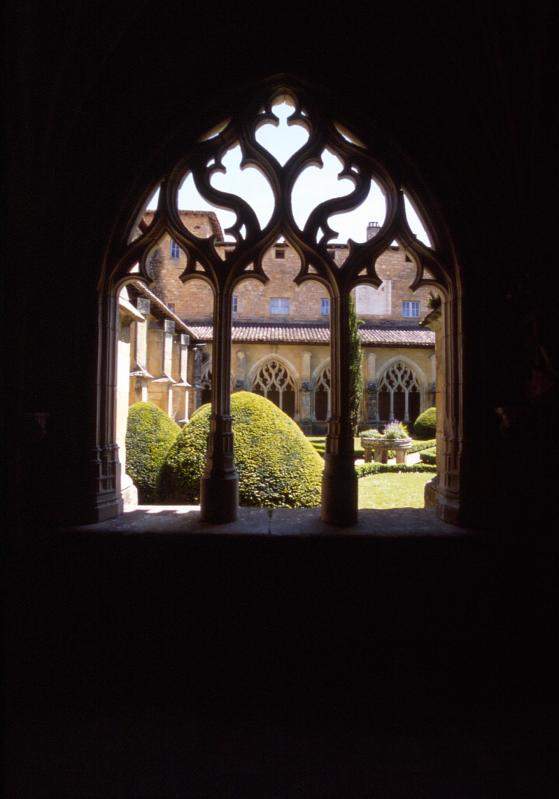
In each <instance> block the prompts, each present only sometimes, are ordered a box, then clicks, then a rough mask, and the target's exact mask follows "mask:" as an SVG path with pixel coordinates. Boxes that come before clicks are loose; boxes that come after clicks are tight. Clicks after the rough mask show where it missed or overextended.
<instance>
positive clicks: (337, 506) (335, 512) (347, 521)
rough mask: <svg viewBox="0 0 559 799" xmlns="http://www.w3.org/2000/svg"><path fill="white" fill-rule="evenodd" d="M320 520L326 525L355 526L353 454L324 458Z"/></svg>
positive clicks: (355, 491) (355, 475) (355, 504)
mask: <svg viewBox="0 0 559 799" xmlns="http://www.w3.org/2000/svg"><path fill="white" fill-rule="evenodd" d="M324 460H325V464H324V474H323V476H322V503H321V511H320V518H321V519H322V521H323V522H326V523H327V524H335V525H338V526H339V527H350V526H351V525H353V524H357V474H356V472H355V466H354V462H353V454H348V453H345V454H344V455H332V454H329V453H326V454H325V456H324Z"/></svg>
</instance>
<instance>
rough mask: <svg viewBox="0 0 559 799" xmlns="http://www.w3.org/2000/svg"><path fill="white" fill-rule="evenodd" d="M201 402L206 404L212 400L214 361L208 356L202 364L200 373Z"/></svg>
mask: <svg viewBox="0 0 559 799" xmlns="http://www.w3.org/2000/svg"><path fill="white" fill-rule="evenodd" d="M199 385H200V389H201V391H200V404H201V405H205V404H206V402H211V401H212V363H211V360H210V359H209V358H208V359H207V360H206V361H205V363H203V364H202V370H201V373H200V384H199Z"/></svg>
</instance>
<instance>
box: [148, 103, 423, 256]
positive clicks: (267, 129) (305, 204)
mask: <svg viewBox="0 0 559 799" xmlns="http://www.w3.org/2000/svg"><path fill="white" fill-rule="evenodd" d="M292 111H293V108H292V106H290V105H288V104H287V103H285V102H281V103H276V104H275V105H274V106H273V112H274V114H275V115H276V116H277V117H279V120H280V124H279V126H278V127H274V126H273V125H264V126H262V127H261V128H259V130H258V131H257V133H256V139H257V141H258V142H259V144H261V145H262V146H263V147H265V148H266V149H267V150H268V151H269V152H271V153H272V154H273V155H274V156H275V157H276V158H277V159H278V161H279V162H280V163H281V164H282V165H283V164H285V163H286V162H287V160H288V159H289V158H290V157H291V155H292V154H293V153H294V152H296V151H297V150H298V149H300V148H301V147H302V146H303V145H304V144H305V142H306V141H307V139H308V133H307V131H306V130H305V129H304V128H302V127H300V126H298V125H292V126H291V127H288V125H287V122H286V120H287V117H288V116H289V115H290V114H291V113H292ZM322 160H323V167H322V168H321V169H320V168H319V167H315V166H311V167H307V168H306V169H305V170H303V172H302V173H301V174H300V175H299V177H298V178H297V180H296V182H295V185H294V187H293V192H292V196H291V202H292V208H293V216H294V218H295V222H296V223H297V225H298V226H299V227H300V228H302V227H303V226H304V224H305V222H306V220H307V219H308V217H309V214H310V213H311V211H312V210H313V209H314V208H316V206H317V205H319V204H320V203H321V202H324V200H327V199H330V198H332V197H342V196H344V195H346V194H349V193H350V192H351V191H352V190H353V183H352V182H351V181H350V180H348V179H343V180H338V174H339V173H340V172H341V170H342V168H343V165H342V162H341V161H340V159H339V158H338V157H337V156H335V155H334V154H333V153H331V152H329V151H326V150H325V151H324V153H323V157H322ZM240 162H241V150H240V147H238V146H237V147H234V148H232V149H231V150H229V151H228V152H227V154H226V155H225V157H224V158H223V166H224V167H226V173H225V174H215V175H214V176H213V178H212V181H211V182H212V185H213V186H215V188H216V189H220V190H222V191H227V192H230V193H233V194H237V195H238V196H239V197H242V198H243V199H244V200H245V201H247V202H248V203H249V204H250V205H251V206H252V208H253V209H254V211H255V213H256V215H257V217H258V220H259V222H260V225H261V226H262V227H265V225H266V224H267V223H268V221H269V220H270V217H271V215H272V212H273V208H274V197H273V193H272V189H271V188H270V185H269V184H268V181H267V180H266V178H265V177H264V176H263V175H262V174H261V173H260V172H258V170H256V169H254V168H253V167H249V168H248V169H244V170H243V171H241V169H240ZM157 194H158V193H156V194H155V195H154V196H153V197H152V199H151V200H150V202H149V203H148V206H147V207H148V209H150V210H152V209H154V208H155V207H156V206H157ZM178 206H179V208H180V209H189V210H201V211H204V210H206V211H215V213H216V215H217V218H218V219H219V221H220V223H221V226H222V228H223V229H225V228H227V227H229V226H231V225H232V224H234V222H235V214H234V213H233V212H231V211H227V210H224V209H221V208H217V207H215V206H213V205H211V204H210V203H208V202H207V201H206V200H205V199H204V198H203V197H202V196H201V195H200V194H199V193H198V192H197V190H196V188H195V186H194V181H193V179H192V176H188V177H187V178H186V180H185V181H184V182H183V184H182V187H181V189H180V191H179V203H178ZM385 211H386V208H385V202H384V197H383V194H382V192H381V190H380V188H379V186H378V185H377V184H376V183H374V182H373V181H371V189H370V191H369V195H368V196H367V198H366V199H365V200H364V201H363V203H362V204H361V205H360V206H359V207H358V208H355V209H354V210H352V211H348V212H346V213H343V214H336V215H335V216H331V217H330V219H329V225H330V227H331V228H333V229H334V230H335V231H336V232H337V234H338V235H337V236H336V237H335V238H334V239H332V240H331V242H332V243H337V244H345V243H346V242H347V240H348V239H349V238H351V239H353V241H355V242H363V241H366V230H367V223H368V222H378V223H379V224H382V222H383V221H384V217H385ZM406 215H407V219H408V224H409V226H410V228H411V230H412V231H413V232H414V233H415V234H416V235H417V237H418V239H420V241H423V242H424V243H425V244H428V245H429V244H430V241H429V237H428V235H427V233H426V231H425V228H424V226H423V225H422V223H421V220H420V218H419V217H418V215H417V213H416V212H415V210H414V209H413V207H412V205H411V203H410V202H409V200H408V199H407V198H406ZM225 238H226V239H231V236H228V235H226V236H225Z"/></svg>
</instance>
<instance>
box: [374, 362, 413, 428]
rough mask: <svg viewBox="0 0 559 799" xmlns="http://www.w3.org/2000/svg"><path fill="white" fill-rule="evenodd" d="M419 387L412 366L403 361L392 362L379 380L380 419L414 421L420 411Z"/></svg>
mask: <svg viewBox="0 0 559 799" xmlns="http://www.w3.org/2000/svg"><path fill="white" fill-rule="evenodd" d="M420 391H421V387H420V384H419V381H418V378H417V376H416V374H415V372H414V371H413V369H412V367H411V366H410V365H409V364H407V363H405V362H404V361H397V362H396V363H394V364H392V366H390V367H389V368H388V369H387V370H386V371H385V373H384V374H383V376H382V378H381V380H380V382H379V406H380V408H379V412H380V417H381V419H382V420H384V421H386V420H392V419H398V420H400V421H405V422H409V421H412V422H413V421H415V419H416V418H417V416H418V415H419V411H420V396H421V395H420Z"/></svg>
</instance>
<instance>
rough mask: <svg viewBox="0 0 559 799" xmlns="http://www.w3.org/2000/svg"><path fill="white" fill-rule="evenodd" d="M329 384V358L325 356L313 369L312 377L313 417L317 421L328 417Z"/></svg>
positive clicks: (326, 419)
mask: <svg viewBox="0 0 559 799" xmlns="http://www.w3.org/2000/svg"><path fill="white" fill-rule="evenodd" d="M331 386H332V375H331V371H330V358H325V359H324V360H323V361H322V363H321V364H320V365H319V366H317V368H316V369H315V370H314V372H313V379H312V392H313V408H314V418H315V419H316V421H317V422H326V421H328V419H329V418H330V412H331V392H330V389H331Z"/></svg>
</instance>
